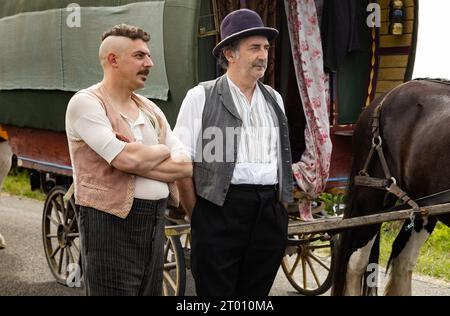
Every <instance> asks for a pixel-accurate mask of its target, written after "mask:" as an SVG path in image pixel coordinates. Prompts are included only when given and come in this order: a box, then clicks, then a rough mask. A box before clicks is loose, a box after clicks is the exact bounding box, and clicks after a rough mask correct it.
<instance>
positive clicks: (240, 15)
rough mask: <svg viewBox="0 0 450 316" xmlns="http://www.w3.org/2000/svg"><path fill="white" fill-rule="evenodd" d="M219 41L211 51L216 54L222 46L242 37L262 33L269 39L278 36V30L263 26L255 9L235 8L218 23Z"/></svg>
mask: <svg viewBox="0 0 450 316" xmlns="http://www.w3.org/2000/svg"><path fill="white" fill-rule="evenodd" d="M220 35H221V40H222V41H221V42H220V43H219V44H217V46H216V47H214V49H213V51H212V53H213V55H214V56H216V57H217V56H218V55H219V52H220V50H221V49H222V48H224V47H225V46H227V45H228V44H230V43H232V42H234V41H235V40H238V39H241V38H243V37H248V36H253V35H262V36H266V37H267V39H268V40H269V41H271V40H273V39H275V38H276V37H277V36H278V31H277V30H276V29H274V28H271V27H265V26H264V23H263V21H262V20H261V17H260V16H259V15H258V13H256V12H255V11H252V10H248V9H241V10H236V11H233V12H231V13H230V14H228V15H227V16H226V17H225V18H224V19H223V21H222V24H221V25H220Z"/></svg>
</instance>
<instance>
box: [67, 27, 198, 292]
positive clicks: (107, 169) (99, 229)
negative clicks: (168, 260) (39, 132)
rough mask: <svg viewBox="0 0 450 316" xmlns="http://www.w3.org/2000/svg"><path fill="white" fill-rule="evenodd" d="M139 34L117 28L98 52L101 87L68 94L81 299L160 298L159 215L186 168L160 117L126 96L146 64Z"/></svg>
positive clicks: (143, 36) (139, 82)
mask: <svg viewBox="0 0 450 316" xmlns="http://www.w3.org/2000/svg"><path fill="white" fill-rule="evenodd" d="M149 40H150V36H149V35H148V34H147V33H146V32H144V31H143V30H142V29H140V28H137V27H134V26H130V25H126V24H121V25H117V26H115V27H113V28H112V29H111V30H109V31H107V32H106V33H105V34H104V35H103V37H102V43H101V46H100V50H99V57H100V63H101V65H102V68H103V73H104V76H103V81H102V82H100V83H98V84H96V85H94V86H92V87H90V88H87V89H85V90H82V91H80V92H78V93H77V94H75V96H73V97H72V99H71V100H70V102H69V105H68V108H67V113H66V132H67V138H68V141H69V150H70V157H71V160H72V166H73V175H74V183H75V201H76V203H77V205H79V206H80V208H79V210H80V217H79V218H80V222H79V224H80V241H81V252H82V266H83V272H84V279H85V283H86V291H87V294H88V295H94V296H98V295H114V296H117V295H133V296H134V295H161V294H162V276H163V261H164V260H163V251H164V244H165V240H164V212H165V209H166V205H167V203H168V202H172V203H173V204H174V205H175V206H177V204H178V191H177V190H176V187H175V185H174V181H175V180H178V179H181V178H184V177H190V176H191V175H192V164H191V163H190V160H189V158H188V154H187V153H185V151H184V147H183V145H182V143H181V142H180V141H179V140H178V139H177V138H176V137H175V135H174V134H173V133H172V131H171V130H170V126H169V124H168V122H167V120H166V118H165V116H164V114H163V112H162V111H161V110H160V109H159V108H158V107H157V106H156V105H155V104H154V103H153V102H151V101H150V100H148V99H147V98H145V97H143V96H140V95H138V94H136V93H135V92H134V91H136V90H138V89H141V88H143V87H144V84H145V81H146V80H147V76H148V74H149V71H150V68H151V67H153V61H152V58H151V55H150V51H149V48H148V45H147V42H148V41H149Z"/></svg>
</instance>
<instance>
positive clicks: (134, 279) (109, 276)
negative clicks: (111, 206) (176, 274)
mask: <svg viewBox="0 0 450 316" xmlns="http://www.w3.org/2000/svg"><path fill="white" fill-rule="evenodd" d="M166 203H167V199H164V200H159V201H151V200H139V199H135V200H134V203H133V206H132V208H131V212H130V214H129V215H128V217H127V218H126V219H121V218H119V217H116V216H113V215H110V214H107V213H104V212H100V211H98V210H96V209H93V208H89V207H83V206H82V207H80V242H81V256H82V265H83V266H82V267H83V275H84V281H85V284H86V294H87V295H90V296H138V295H139V296H148V295H162V282H163V280H162V278H163V261H164V259H163V254H164V244H165V240H164V225H165V219H164V211H165V209H166Z"/></svg>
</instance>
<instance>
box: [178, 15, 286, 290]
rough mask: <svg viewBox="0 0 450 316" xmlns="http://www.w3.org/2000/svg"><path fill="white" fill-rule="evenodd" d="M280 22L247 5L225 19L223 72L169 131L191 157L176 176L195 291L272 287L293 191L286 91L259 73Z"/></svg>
mask: <svg viewBox="0 0 450 316" xmlns="http://www.w3.org/2000/svg"><path fill="white" fill-rule="evenodd" d="M277 35H278V31H277V30H275V29H273V28H268V27H265V26H264V24H263V22H262V20H261V18H260V17H259V15H258V14H257V13H255V12H253V11H251V10H247V9H242V10H237V11H234V12H232V13H230V14H229V15H227V16H226V17H225V19H224V20H223V22H222V24H221V38H222V41H221V42H220V43H219V44H218V45H217V46H216V47H215V48H214V50H213V54H214V56H215V57H216V58H217V59H218V61H219V63H220V64H221V66H222V67H223V68H225V69H226V70H227V72H226V74H225V75H224V76H222V77H220V78H218V79H216V80H213V81H210V82H205V83H201V84H200V85H198V86H197V87H195V88H193V89H191V90H190V91H189V92H188V93H187V95H186V98H185V99H184V101H183V104H182V106H181V109H180V113H179V116H178V120H177V124H176V127H175V130H174V132H175V133H176V135H177V136H178V137H179V138H180V140H181V141H182V142H183V143H184V144H185V145H186V147H187V148H188V149H189V151H190V154H191V157H192V160H193V161H194V173H193V179H191V178H188V179H185V180H180V181H178V187H179V189H180V197H181V201H182V204H183V206H184V208H185V209H186V211H187V213H188V216H189V217H191V228H192V236H191V237H192V239H191V241H192V245H191V247H192V248H191V251H192V252H191V264H192V265H191V268H192V273H193V275H194V279H195V284H196V289H197V294H198V295H201V296H204V295H213V296H219V295H220V296H222V295H224V296H265V295H268V294H269V292H270V289H271V287H272V284H273V281H274V279H275V276H276V274H277V271H278V268H279V265H280V262H281V260H282V257H283V254H284V251H285V247H286V241H287V224H288V217H287V212H286V208H285V206H284V205H283V204H285V203H288V202H290V201H291V198H292V171H291V152H290V145H289V139H288V129H287V121H286V117H285V114H284V109H283V100H282V98H281V96H280V94H279V93H277V92H276V91H275V90H273V89H272V88H271V87H269V86H266V85H264V84H262V83H261V82H260V81H259V80H260V79H261V78H262V77H263V76H264V73H265V71H266V68H267V60H268V51H269V47H270V46H269V41H271V40H273V39H275V38H276V37H277Z"/></svg>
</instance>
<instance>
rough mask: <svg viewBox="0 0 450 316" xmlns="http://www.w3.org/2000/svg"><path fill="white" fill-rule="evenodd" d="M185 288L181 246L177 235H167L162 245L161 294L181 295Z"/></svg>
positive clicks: (184, 270) (184, 268)
mask: <svg viewBox="0 0 450 316" xmlns="http://www.w3.org/2000/svg"><path fill="white" fill-rule="evenodd" d="M185 288H186V267H185V263H184V254H183V247H182V246H181V242H180V238H179V237H178V236H169V237H168V238H167V239H166V244H165V246H164V270H163V295H164V296H182V295H184V292H185Z"/></svg>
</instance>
